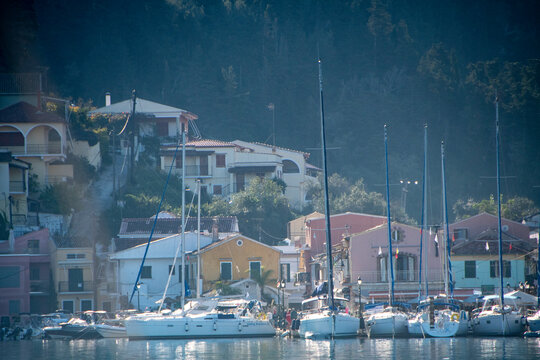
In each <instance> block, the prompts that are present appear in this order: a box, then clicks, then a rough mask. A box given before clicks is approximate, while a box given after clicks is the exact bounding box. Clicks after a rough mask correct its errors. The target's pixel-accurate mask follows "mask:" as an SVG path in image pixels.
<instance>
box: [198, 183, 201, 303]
mask: <svg viewBox="0 0 540 360" xmlns="http://www.w3.org/2000/svg"><path fill="white" fill-rule="evenodd" d="M200 252H201V179H197V298H199V297H200V296H201V285H200V282H201V254H200Z"/></svg>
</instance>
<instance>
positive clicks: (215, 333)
mask: <svg viewBox="0 0 540 360" xmlns="http://www.w3.org/2000/svg"><path fill="white" fill-rule="evenodd" d="M178 128H180V127H179V126H178ZM185 143H186V133H185V128H184V130H183V131H182V187H183V183H184V182H183V179H184V175H185V163H186V162H185V151H186V150H185ZM177 150H178V147H177ZM173 158H176V154H175V156H174V157H173ZM172 167H173V164H171V168H170V170H169V176H170V173H171V170H172ZM167 179H168V178H167ZM163 193H164V194H165V191H164V192H163ZM162 200H163V197H162ZM160 206H161V204H160ZM184 208H185V192H184V191H182V236H181V244H180V245H181V258H182V261H181V264H182V265H181V269H185V257H184V255H185V218H184V216H185V215H184ZM158 213H159V208H158ZM155 221H157V216H156V220H155ZM154 226H155V223H154ZM152 233H153V229H152ZM152 233H151V234H150V239H151V238H152ZM149 243H150V241H149ZM149 243H148V245H149ZM198 244H199V241H198ZM148 245H147V251H148ZM198 246H199V245H198ZM177 252H178V250H177ZM145 257H146V253H145ZM175 262H176V255H175V258H174V262H173V265H172V267H171V268H172V269H174V267H175V265H174V264H175ZM143 264H144V258H143V263H142V264H141V269H142V266H143ZM140 272H141V270H139V275H140ZM171 275H172V271H171V272H170V273H169V281H170V277H171ZM138 280H139V277H137V282H136V284H137V283H138ZM186 280H187V279H185V271H182V282H181V283H182V284H186ZM167 286H168V285H167ZM180 288H181V305H182V306H181V308H180V309H178V310H176V311H174V312H171V311H170V310H164V311H161V306H160V311H158V312H157V313H143V314H137V315H133V316H130V317H128V318H127V319H125V320H124V324H125V327H126V335H127V337H128V338H129V339H194V338H229V337H265V336H274V335H275V334H276V331H275V329H274V327H273V326H272V325H271V323H270V320H269V319H268V318H267V317H266V314H265V313H264V312H263V311H262V307H261V304H260V303H259V302H258V301H255V300H246V299H227V300H226V299H219V298H213V299H206V300H205V299H201V298H199V297H198V296H199V288H198V287H197V299H196V300H193V301H190V302H188V303H187V304H186V302H185V297H186V293H187V291H186V290H187V289H186V286H180ZM166 292H167V289H165V292H164V294H163V298H162V301H161V305H163V303H164V301H163V300H164V299H165V295H166ZM132 297H133V294H132Z"/></svg>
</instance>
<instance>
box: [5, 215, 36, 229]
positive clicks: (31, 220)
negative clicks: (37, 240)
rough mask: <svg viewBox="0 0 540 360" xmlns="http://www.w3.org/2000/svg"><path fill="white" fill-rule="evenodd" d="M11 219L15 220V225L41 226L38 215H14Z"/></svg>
mask: <svg viewBox="0 0 540 360" xmlns="http://www.w3.org/2000/svg"><path fill="white" fill-rule="evenodd" d="M11 217H12V219H13V225H18V226H39V221H38V217H37V215H24V214H13V215H12V216H11Z"/></svg>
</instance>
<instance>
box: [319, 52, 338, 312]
mask: <svg viewBox="0 0 540 360" xmlns="http://www.w3.org/2000/svg"><path fill="white" fill-rule="evenodd" d="M319 93H320V112H321V142H322V144H321V145H322V163H323V175H324V176H323V178H324V210H325V218H326V263H327V269H328V300H329V302H328V305H329V306H330V308H331V309H332V310H333V309H334V308H335V307H334V269H333V264H332V263H333V261H332V235H331V233H330V229H331V226H330V204H329V200H328V171H327V166H326V134H325V128H324V101H323V81H322V62H321V59H320V58H319Z"/></svg>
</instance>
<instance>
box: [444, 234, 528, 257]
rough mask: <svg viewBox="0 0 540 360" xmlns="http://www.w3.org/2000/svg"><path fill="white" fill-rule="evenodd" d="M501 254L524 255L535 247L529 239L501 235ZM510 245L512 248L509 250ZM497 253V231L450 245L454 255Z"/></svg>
mask: <svg viewBox="0 0 540 360" xmlns="http://www.w3.org/2000/svg"><path fill="white" fill-rule="evenodd" d="M486 243H487V244H488V248H487V249H486ZM502 243H503V248H502V252H503V254H504V255H508V254H524V253H527V252H529V251H532V250H534V248H535V245H533V243H532V242H531V241H529V239H519V238H517V237H515V236H512V235H510V234H507V233H505V232H503V233H502ZM510 245H511V246H512V248H510ZM498 253H499V236H498V231H497V229H487V230H485V231H483V232H482V233H480V234H479V235H478V236H477V237H476V239H469V240H456V241H455V242H454V243H453V245H452V254H454V255H496V254H498Z"/></svg>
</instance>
